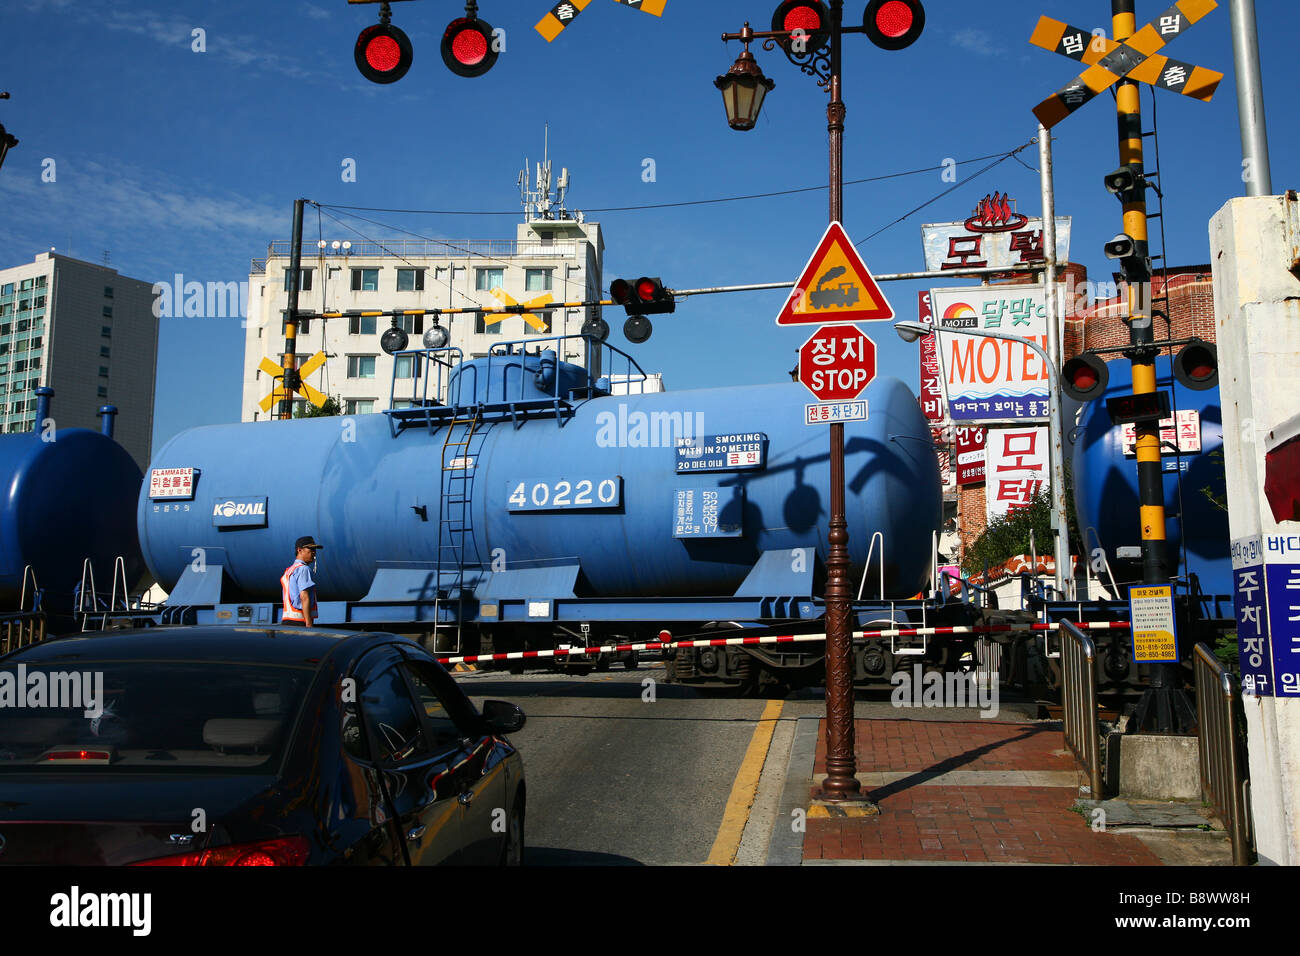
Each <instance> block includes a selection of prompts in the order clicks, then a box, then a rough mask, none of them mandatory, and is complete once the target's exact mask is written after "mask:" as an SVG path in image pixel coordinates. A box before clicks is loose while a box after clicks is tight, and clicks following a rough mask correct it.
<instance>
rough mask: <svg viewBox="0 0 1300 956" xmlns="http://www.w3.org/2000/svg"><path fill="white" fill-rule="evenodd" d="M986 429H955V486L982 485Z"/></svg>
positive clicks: (972, 427)
mask: <svg viewBox="0 0 1300 956" xmlns="http://www.w3.org/2000/svg"><path fill="white" fill-rule="evenodd" d="M987 431H988V429H985V428H976V427H974V426H970V427H967V428H958V429H956V437H957V484H959V485H979V484H983V483H984V478H985V475H984V455H985V443H986V441H987V435H986V433H987Z"/></svg>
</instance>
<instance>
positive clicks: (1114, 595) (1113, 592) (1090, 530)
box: [1083, 525, 1120, 601]
mask: <svg viewBox="0 0 1300 956" xmlns="http://www.w3.org/2000/svg"><path fill="white" fill-rule="evenodd" d="M1089 534H1091V535H1092V537H1093V538H1095V539H1096V541H1097V550H1098V551H1100V552H1101V563H1102V567H1104V568H1105V569H1106V577H1108V578H1110V596H1111V599H1112V600H1115V601H1118V600H1119V599H1120V597H1119V588H1117V587H1116V586H1115V575H1114V574H1113V573H1112V572H1111V570H1110V558H1108V557H1106V549H1105V548H1103V547H1102V545H1101V535H1100V534H1098V533H1097V529H1096V528H1094V527H1093V526H1092V525H1088V527H1086V528H1084V529H1083V549H1084V550H1085V551H1087V552H1088V577H1089V580H1091V578H1092V550H1091V549H1090V548H1089V547H1088V535H1089ZM1097 581H1098V582H1099V583H1100V581H1101V575H1100V574H1099V575H1097ZM1088 598H1089V600H1091V599H1092V595H1091V594H1089V595H1088Z"/></svg>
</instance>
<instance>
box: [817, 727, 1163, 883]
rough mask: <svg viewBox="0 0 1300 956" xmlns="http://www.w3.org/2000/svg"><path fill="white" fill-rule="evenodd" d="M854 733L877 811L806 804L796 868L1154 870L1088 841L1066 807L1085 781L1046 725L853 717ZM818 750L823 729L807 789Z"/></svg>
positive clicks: (1134, 845)
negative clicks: (838, 812)
mask: <svg viewBox="0 0 1300 956" xmlns="http://www.w3.org/2000/svg"><path fill="white" fill-rule="evenodd" d="M856 731H857V736H856V753H857V762H858V779H859V780H861V781H862V783H863V789H864V791H867V792H869V793H870V794H871V795H872V798H873V799H874V800H875V801H876V802H877V803H878V804H879V805H880V814H879V815H877V816H869V817H839V816H834V815H828V814H834V812H835V811H834V810H829V811H828V810H827V809H826V808H824V807H820V806H813V807H812V808H811V810H810V811H809V815H808V821H807V832H806V833H805V835H804V844H803V859H804V860H805V861H808V860H870V861H882V862H883V861H897V862H920V863H926V862H928V863H936V862H957V863H1060V864H1092V865H1159V863H1160V859H1159V858H1158V857H1157V856H1156V855H1155V854H1154V853H1152V852H1151V851H1150V850H1149V849H1147V847H1146V846H1145V845H1144V844H1143V843H1142V842H1141V841H1139V840H1138V839H1137V838H1136V837H1132V836H1125V835H1121V834H1117V833H1104V832H1094V831H1093V830H1092V828H1091V827H1090V825H1089V821H1088V820H1087V819H1086V818H1085V817H1084V816H1082V815H1081V814H1079V813H1076V812H1072V811H1071V810H1070V808H1071V807H1072V806H1073V805H1074V803H1075V800H1076V799H1077V798H1078V796H1079V793H1078V788H1079V785H1080V784H1081V783H1084V782H1085V781H1084V779H1083V777H1082V775H1081V773H1080V771H1079V770H1078V769H1077V768H1076V766H1075V761H1074V758H1073V757H1072V756H1071V755H1070V754H1069V752H1068V751H1067V750H1066V749H1065V740H1064V736H1063V734H1062V732H1061V730H1060V725H1059V724H1057V723H1009V722H997V721H992V720H989V721H986V720H980V719H976V720H973V721H958V722H948V721H935V720H905V719H903V720H900V719H890V720H867V719H859V720H858V721H857V724H856ZM825 747H826V744H825V722H824V721H822V722H821V723H820V724H819V727H818V743H817V753H816V759H815V763H814V768H813V772H814V776H813V781H812V788H811V790H815V789H816V787H817V786H818V785H820V783H821V780H822V779H823V778H824V776H825V773H826V763H825V762H826V753H825ZM811 790H810V792H811Z"/></svg>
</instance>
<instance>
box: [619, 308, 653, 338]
mask: <svg viewBox="0 0 1300 956" xmlns="http://www.w3.org/2000/svg"><path fill="white" fill-rule="evenodd" d="M653 331H654V326H653V325H651V324H650V320H649V319H647V318H646V317H645V316H644V315H630V316H628V318H627V321H626V322H624V323H623V335H624V336H626V337H627V340H628V341H629V342H631V343H632V344H633V345H640V344H641V343H642V342H644V341H646V340H647V339H648V338H650V333H651V332H653Z"/></svg>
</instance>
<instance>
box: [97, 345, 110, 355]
mask: <svg viewBox="0 0 1300 956" xmlns="http://www.w3.org/2000/svg"><path fill="white" fill-rule="evenodd" d="M108 353H109V348H108V346H107V345H101V346H100V347H99V357H100V358H108Z"/></svg>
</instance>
